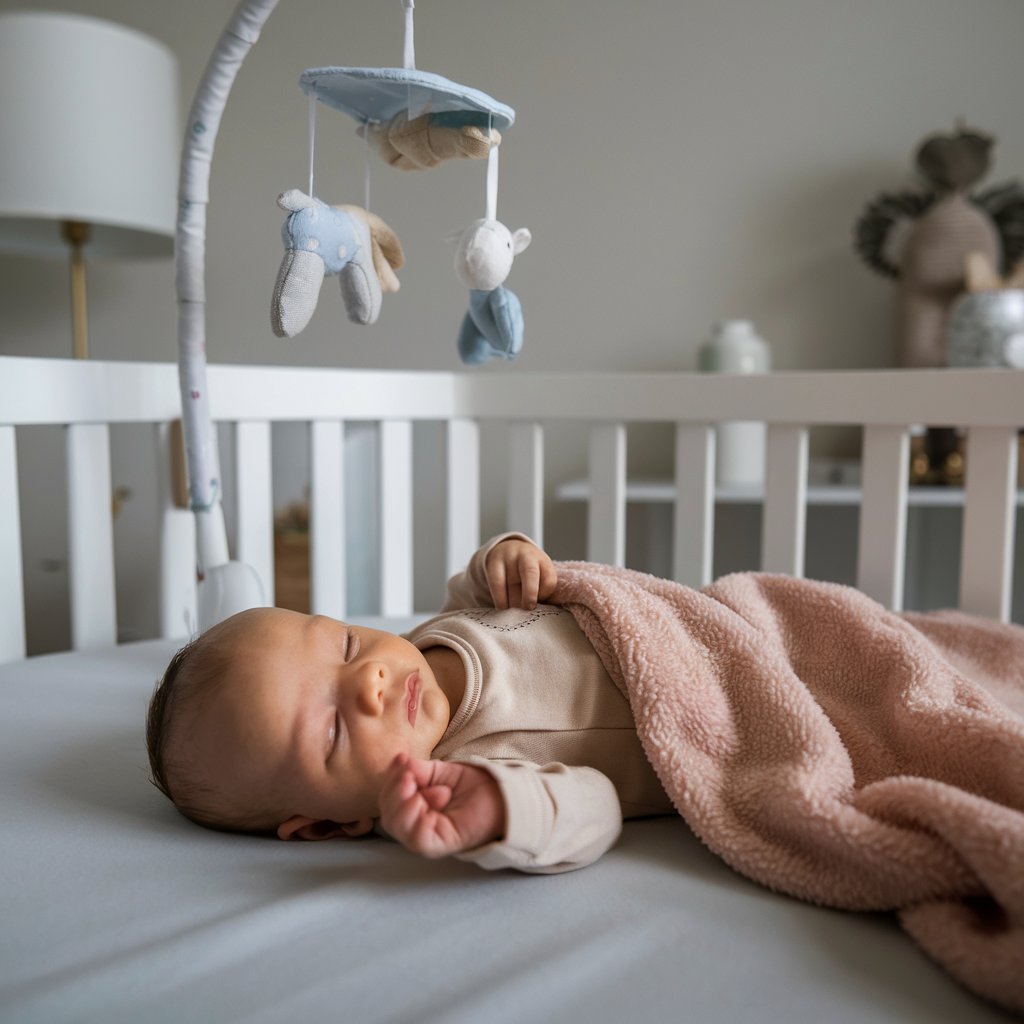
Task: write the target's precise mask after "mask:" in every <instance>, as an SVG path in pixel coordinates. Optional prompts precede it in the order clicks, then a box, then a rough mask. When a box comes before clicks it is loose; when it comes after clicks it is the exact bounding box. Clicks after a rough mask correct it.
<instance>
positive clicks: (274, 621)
mask: <svg viewBox="0 0 1024 1024" xmlns="http://www.w3.org/2000/svg"><path fill="white" fill-rule="evenodd" d="M217 628H218V629H220V630H223V633H222V635H221V643H224V644H226V645H228V651H229V659H230V662H231V666H232V667H231V669H230V670H229V671H228V672H227V673H226V674H225V676H224V677H223V678H222V679H221V680H219V681H218V682H217V683H216V684H215V685H214V686H213V687H212V688H211V691H210V693H209V694H208V695H206V696H204V697H201V698H200V699H199V700H197V701H196V705H195V709H194V711H193V712H192V721H191V722H190V723H189V725H190V729H189V736H188V739H187V740H186V741H185V743H186V748H187V749H184V750H183V751H182V753H183V754H184V755H185V756H189V757H193V758H198V759H199V764H201V765H202V766H203V772H204V774H205V775H206V777H207V778H208V779H209V781H210V782H211V783H212V784H213V785H215V786H216V788H217V790H218V791H219V792H220V793H222V794H224V796H225V797H226V799H227V801H228V804H229V806H231V807H245V808H251V807H253V806H254V805H255V806H257V807H261V808H262V807H266V808H275V809H279V810H277V811H275V814H274V816H275V817H279V818H280V819H281V820H280V821H274V822H273V823H271V822H269V821H268V822H267V825H268V827H274V828H277V827H279V826H280V828H279V830H278V831H279V835H281V836H282V837H284V838H287V837H288V836H289V835H291V834H292V832H293V831H294V830H295V829H296V828H299V827H300V826H301V825H302V824H304V823H313V822H321V821H327V822H338V823H360V826H359V827H358V828H356V829H354V830H353V831H356V832H358V831H362V830H364V829H365V828H366V827H368V826H369V819H372V818H374V817H377V816H378V814H379V806H378V795H379V793H380V788H381V777H382V775H383V773H384V772H385V770H386V769H387V767H388V766H389V765H390V764H391V762H392V761H393V760H394V758H395V755H396V754H399V753H407V754H410V755H412V756H414V757H421V758H429V757H430V754H431V751H432V750H433V749H434V747H435V746H436V745H437V743H438V741H439V740H440V739H441V736H442V735H443V734H444V731H445V729H446V728H447V727H448V722H449V719H450V717H451V716H450V710H449V706H448V700H447V698H446V697H445V695H444V693H443V691H442V690H441V688H440V687H439V686H438V684H437V681H436V679H435V677H434V674H433V672H432V671H431V669H430V666H429V665H428V664H427V662H426V660H425V659H424V657H423V655H422V654H421V653H420V651H419V650H418V649H417V648H416V647H415V646H414V645H413V644H411V643H410V642H409V641H408V640H405V639H403V638H402V637H399V636H396V635H394V634H392V633H382V632H380V631H378V630H374V629H364V628H362V627H354V626H348V625H345V624H344V623H341V622H338V621H336V620H334V619H328V618H325V617H324V616H309V615H302V614H300V613H298V612H291V611H285V610H283V609H280V608H260V609H253V610H251V611H247V612H242V613H241V614H240V615H236V616H234V617H233V618H231V619H228V620H227V621H226V622H224V623H223V624H221V626H219V627H217ZM282 812H283V813H282ZM300 834H301V833H300Z"/></svg>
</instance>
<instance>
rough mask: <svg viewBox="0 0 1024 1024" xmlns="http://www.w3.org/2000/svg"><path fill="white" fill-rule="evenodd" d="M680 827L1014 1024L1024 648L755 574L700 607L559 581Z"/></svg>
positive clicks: (1019, 956)
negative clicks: (913, 949)
mask: <svg viewBox="0 0 1024 1024" xmlns="http://www.w3.org/2000/svg"><path fill="white" fill-rule="evenodd" d="M558 571H559V583H558V589H557V591H556V593H555V595H554V596H553V598H552V600H553V602H554V603H557V604H562V605H564V606H566V607H567V608H568V610H569V611H570V612H572V614H573V615H574V617H575V618H576V620H577V622H579V624H580V626H581V628H582V629H583V631H584V632H585V633H586V635H587V636H588V638H589V639H590V641H591V643H592V644H593V645H594V647H595V648H596V650H597V652H598V654H599V655H600V657H601V659H602V661H603V662H604V664H605V667H606V668H607V670H608V672H609V674H610V675H611V676H612V678H613V679H614V680H615V682H616V684H617V685H618V686H619V687H620V688H621V689H622V691H623V692H624V693H625V694H626V696H627V697H628V699H629V702H630V706H631V707H632V710H633V714H634V716H635V718H636V722H637V729H638V732H639V735H640V739H641V741H642V743H643V746H644V750H645V751H646V753H647V756H648V758H649V759H650V761H651V764H652V765H653V766H654V769H655V771H656V772H657V773H658V777H659V778H660V779H661V782H662V784H663V785H664V787H665V789H666V791H667V792H668V794H669V796H670V797H671V798H672V801H673V803H674V804H675V806H676V808H677V809H678V810H679V813H680V814H681V815H682V816H683V818H684V819H685V820H686V821H687V823H688V824H689V825H690V827H691V828H692V829H693V830H694V832H695V833H696V834H697V835H698V837H699V838H700V839H701V840H702V841H703V842H704V843H705V844H706V845H707V846H708V847H709V848H710V849H711V850H712V851H714V852H715V853H716V854H717V855H718V856H720V857H721V858H722V859H724V860H725V861H726V862H727V863H728V864H729V865H731V866H732V867H733V868H734V869H736V870H737V871H739V872H741V873H742V874H744V875H746V876H747V877H749V878H751V879H753V880H755V881H757V882H759V883H761V884H763V885H766V886H768V887H770V888H772V889H775V890H777V891H779V892H783V893H787V894H789V895H792V896H796V897H798V898H800V899H804V900H808V901H811V902H814V903H819V904H822V905H826V906H831V907H840V908H844V909H849V910H889V911H896V912H897V913H898V915H899V918H900V921H901V923H902V925H903V927H904V929H905V930H906V931H907V932H908V933H909V934H910V935H911V936H912V937H913V938H914V939H915V941H916V942H917V943H918V944H919V945H920V946H921V947H922V948H923V949H924V950H925V951H926V952H927V953H928V954H929V955H931V956H932V957H934V958H935V959H936V960H937V961H938V962H939V963H941V964H942V965H943V966H944V967H945V968H946V969H947V970H948V971H949V972H950V973H951V974H952V975H953V976H954V977H956V978H958V979H959V980H960V981H961V982H962V983H963V984H965V985H967V986H968V987H969V988H971V989H973V990H974V991H976V992H977V993H979V994H981V995H983V996H985V997H987V998H990V999H992V1000H994V1001H995V1002H997V1003H1000V1004H1001V1005H1003V1006H1005V1007H1007V1008H1010V1009H1015V1010H1019V1011H1024V629H1022V628H1020V627H1018V626H1013V625H1006V624H1002V623H997V622H991V621H988V620H983V619H978V618H975V617H971V616H968V615H964V614H962V613H959V612H934V613H926V614H897V613H894V612H890V611H888V610H886V609H885V608H883V607H882V606H881V605H879V604H878V603H876V602H874V601H872V600H871V599H870V598H868V597H866V596H865V595H863V594H861V593H860V592H858V591H856V590H853V589H851V588H849V587H844V586H840V585H838V584H830V583H818V582H813V581H810V580H799V579H794V578H792V577H788V576H776V575H769V574H763V573H738V574H734V575H732V576H726V577H723V578H722V579H720V580H719V581H718V582H716V583H714V584H712V585H711V586H708V587H705V588H703V589H702V590H699V591H698V590H694V589H692V588H689V587H685V586H682V585H681V584H677V583H673V582H671V581H666V580H662V579H658V578H656V577H653V576H647V575H645V574H642V573H638V572H634V571H631V570H627V569H615V568H611V567H608V566H599V565H591V564H588V563H572V562H569V563H560V564H559V566H558Z"/></svg>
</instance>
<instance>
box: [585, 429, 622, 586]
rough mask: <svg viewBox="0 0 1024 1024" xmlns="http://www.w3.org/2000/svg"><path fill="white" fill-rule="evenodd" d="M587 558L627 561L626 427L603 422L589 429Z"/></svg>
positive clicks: (611, 561) (603, 560)
mask: <svg viewBox="0 0 1024 1024" xmlns="http://www.w3.org/2000/svg"><path fill="white" fill-rule="evenodd" d="M587 558H588V559H589V560H590V561H592V562H603V563H605V564H607V565H618V566H622V565H625V564H626V428H625V425H624V424H622V423H602V424H598V425H595V426H592V427H591V428H590V508H589V511H588V516H587Z"/></svg>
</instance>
